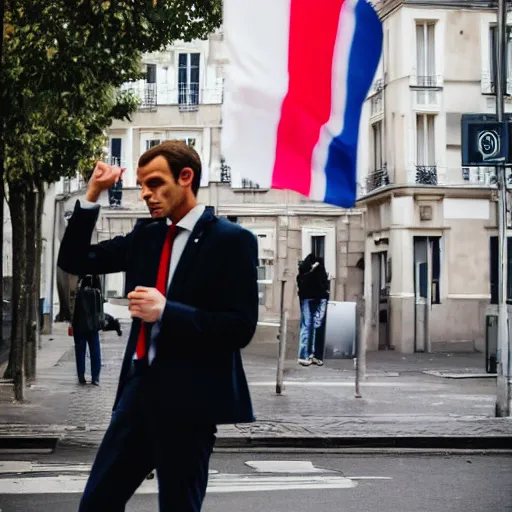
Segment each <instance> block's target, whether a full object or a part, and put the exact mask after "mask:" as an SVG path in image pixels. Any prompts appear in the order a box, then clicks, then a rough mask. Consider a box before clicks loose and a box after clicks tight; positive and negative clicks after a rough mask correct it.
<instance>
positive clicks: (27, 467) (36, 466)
mask: <svg viewBox="0 0 512 512" xmlns="http://www.w3.org/2000/svg"><path fill="white" fill-rule="evenodd" d="M91 467H92V466H91V464H58V463H56V464H52V463H49V464H40V463H37V462H27V461H0V474H21V473H83V474H89V472H90V471H91ZM218 473H219V472H218V471H217V470H215V469H210V470H209V474H210V475H216V474H218Z"/></svg>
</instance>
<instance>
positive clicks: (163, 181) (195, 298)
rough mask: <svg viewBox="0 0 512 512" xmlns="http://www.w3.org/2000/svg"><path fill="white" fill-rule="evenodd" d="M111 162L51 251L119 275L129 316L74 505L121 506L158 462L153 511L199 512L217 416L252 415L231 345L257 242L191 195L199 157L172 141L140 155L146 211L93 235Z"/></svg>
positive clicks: (250, 283)
mask: <svg viewBox="0 0 512 512" xmlns="http://www.w3.org/2000/svg"><path fill="white" fill-rule="evenodd" d="M119 174H120V169H116V168H114V167H111V166H108V165H107V164H105V163H103V162H99V163H98V164H97V165H96V168H95V170H94V172H93V175H92V177H91V180H90V181H89V185H88V188H87V192H86V196H85V200H80V201H79V202H77V204H76V206H75V210H74V213H73V216H72V217H71V218H70V220H69V224H68V227H67V230H66V233H65V235H64V237H63V239H62V242H61V245H60V251H59V259H58V264H59V266H60V267H61V268H62V269H63V270H65V271H66V272H68V273H70V274H74V275H77V274H78V275H79V274H82V273H91V274H99V275H102V274H109V273H117V272H125V273H126V280H125V283H126V284H125V294H126V295H127V296H128V300H129V311H130V314H131V316H132V318H133V321H132V326H131V329H130V334H129V337H128V341H127V345H126V350H125V355H124V360H123V363H122V367H121V375H120V379H119V386H118V392H117V396H116V399H115V401H114V409H113V413H112V419H111V422H110V425H109V427H108V429H107V431H106V432H105V436H104V438H103V441H102V443H101V445H100V447H99V449H98V453H97V454H96V458H95V461H94V464H93V466H92V469H91V473H90V475H89V479H88V481H87V484H86V487H85V490H84V494H83V496H82V499H81V502H80V508H79V512H120V511H122V510H125V506H126V503H127V502H128V500H129V499H130V497H131V496H132V495H133V494H134V493H135V491H136V490H137V488H138V487H139V485H140V484H141V483H142V482H143V481H144V479H145V478H146V477H147V476H148V475H149V474H150V473H151V472H152V471H153V470H154V469H156V475H157V478H158V489H159V496H158V502H159V506H160V510H161V511H170V510H172V511H173V512H199V511H200V510H201V507H202V504H203V499H204V497H205V494H206V488H207V483H208V466H209V461H210V456H211V454H212V451H213V445H214V443H215V438H216V432H217V425H221V424H236V423H250V422H253V421H254V413H253V408H252V401H251V397H250V392H249V386H248V384H247V379H246V376H245V372H244V368H243V363H242V357H241V352H240V351H241V349H242V348H244V347H246V346H247V345H248V344H249V342H250V341H251V339H252V337H253V335H254V332H255V330H256V325H257V322H258V307H259V306H258V303H259V299H258V242H257V239H256V237H255V236H254V235H253V234H252V233H251V232H249V231H247V230H246V229H244V228H242V227H241V226H239V225H237V224H234V223H233V222H230V221H228V220H225V219H220V218H218V217H216V216H215V214H214V212H213V211H211V209H209V208H207V207H206V205H202V204H200V203H198V201H197V193H198V190H199V186H200V183H201V160H200V158H199V155H198V154H197V152H196V151H195V150H194V149H193V148H191V147H190V146H188V145H186V144H184V143H183V142H180V141H166V142H163V143H162V144H159V145H157V146H154V147H152V148H151V149H149V150H148V151H146V152H145V153H144V154H143V155H142V156H141V157H140V159H139V163H138V168H137V180H138V183H139V185H140V188H141V196H142V199H143V200H144V201H145V202H146V204H147V206H148V209H149V213H150V218H147V219H141V220H139V221H138V222H137V223H136V225H135V227H134V228H133V230H132V231H131V232H130V233H128V234H126V235H124V236H117V237H115V238H113V239H112V240H106V241H103V242H100V243H99V244H91V236H92V233H93V230H94V227H95V224H96V220H97V218H98V215H99V206H98V205H97V204H96V202H97V200H98V198H99V196H100V194H101V192H102V191H105V190H108V189H110V188H111V187H112V185H113V184H114V183H115V181H116V180H117V179H118V178H119Z"/></svg>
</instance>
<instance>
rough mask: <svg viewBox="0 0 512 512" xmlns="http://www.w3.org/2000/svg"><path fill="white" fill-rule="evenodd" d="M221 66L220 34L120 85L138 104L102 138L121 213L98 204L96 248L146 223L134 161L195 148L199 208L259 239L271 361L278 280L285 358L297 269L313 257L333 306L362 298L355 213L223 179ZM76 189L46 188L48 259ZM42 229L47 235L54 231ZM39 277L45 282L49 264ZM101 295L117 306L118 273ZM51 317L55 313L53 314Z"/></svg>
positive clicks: (359, 220)
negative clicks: (319, 261)
mask: <svg viewBox="0 0 512 512" xmlns="http://www.w3.org/2000/svg"><path fill="white" fill-rule="evenodd" d="M221 64H222V39H221V36H219V35H214V36H212V37H211V38H210V39H209V40H208V41H195V42H192V43H186V44H185V43H183V44H182V43H176V44H175V45H173V46H172V47H170V48H169V49H168V50H166V51H164V52H161V53H158V54H149V55H145V56H144V58H143V61H142V66H143V69H144V70H145V72H146V80H141V81H139V82H136V83H131V84H125V85H124V86H123V88H126V89H131V90H133V91H134V92H135V93H136V94H137V95H138V96H139V98H140V100H141V103H140V108H139V109H138V110H137V112H136V113H135V114H134V115H133V116H132V122H131V123H128V122H118V121H116V122H114V123H113V124H112V126H111V127H110V129H109V130H108V149H109V155H108V158H109V159H110V161H111V162H112V163H116V164H120V165H121V166H122V167H125V168H126V172H125V174H124V175H123V199H122V202H121V206H120V207H114V208H110V207H109V202H108V198H107V197H106V196H105V197H103V198H102V203H103V208H102V212H101V216H100V220H99V222H98V226H97V227H98V229H97V233H96V235H97V238H98V240H102V239H108V238H111V237H113V236H115V235H117V234H122V233H126V232H128V231H129V230H131V228H132V226H133V225H134V223H135V221H136V219H137V218H140V217H143V216H146V215H147V210H146V207H145V205H144V203H143V202H142V201H141V200H140V198H139V195H140V191H139V189H138V188H137V187H136V168H137V161H138V159H139V157H140V155H141V154H142V153H143V152H144V151H146V149H148V148H149V147H151V146H152V145H154V144H157V143H159V142H160V141H163V140H166V139H182V140H185V141H186V142H187V143H189V144H191V145H193V146H194V147H195V149H196V150H197V151H198V152H199V154H200V156H201V160H202V162H203V179H202V183H201V185H202V186H201V188H200V191H199V200H200V201H201V202H203V203H205V204H207V205H209V206H213V207H214V208H215V210H216V212H217V214H218V215H220V216H223V217H228V218H230V219H231V220H233V221H236V222H239V223H240V224H242V225H244V226H245V227H247V228H248V229H250V230H252V231H253V232H254V233H255V234H256V236H257V237H258V240H259V251H260V320H261V321H262V322H263V323H264V324H265V323H269V324H270V327H269V326H267V329H265V326H264V325H263V326H261V327H260V331H259V333H258V336H257V338H258V339H259V340H260V341H261V342H262V343H261V344H259V345H258V344H254V345H253V349H254V350H257V351H262V352H264V353H268V351H270V353H272V354H274V353H275V351H276V346H275V345H276V342H277V340H276V336H275V335H276V327H275V324H276V322H277V321H278V319H279V310H280V296H281V280H282V279H285V280H286V282H287V285H286V297H285V298H286V306H287V308H288V310H289V313H290V330H291V336H290V337H289V340H291V341H290V343H289V347H290V355H293V353H294V352H295V351H296V331H297V328H298V318H299V305H298V300H297V297H296V287H295V276H296V271H297V264H298V260H299V259H302V258H304V257H305V256H306V255H307V254H308V253H310V252H312V251H315V252H316V253H318V254H319V255H322V256H324V258H325V261H326V267H327V270H328V272H329V274H330V277H331V298H332V299H333V300H358V299H360V298H361V296H362V292H363V271H362V268H361V267H362V262H363V256H364V248H363V243H364V235H363V222H364V219H363V210H361V209H354V210H344V209H341V208H336V207H332V206H328V205H324V204H319V203H313V202H311V201H307V200H305V199H304V198H302V197H301V196H299V195H298V194H294V193H291V192H284V191H277V190H264V189H261V188H259V187H258V186H257V185H256V184H253V183H251V182H249V181H247V180H241V181H240V182H235V181H232V180H231V179H230V176H229V172H228V170H227V169H224V172H222V171H221V154H220V136H221V127H222V112H221V105H222V95H223V78H222V77H223V70H222V65H221ZM242 174H243V173H242ZM84 187H85V183H83V181H82V180H81V179H80V178H79V177H77V178H76V179H75V180H62V181H61V182H60V183H59V184H57V186H56V187H54V189H53V196H52V198H53V197H55V196H56V195H57V197H58V198H59V200H58V201H57V202H56V203H55V204H56V205H57V208H56V219H57V222H56V223H55V226H56V234H55V236H56V238H57V241H56V244H55V250H54V255H55V254H57V252H58V239H59V237H61V236H62V230H63V228H64V223H63V220H62V219H63V218H64V215H65V213H66V212H70V211H71V210H72V208H73V205H74V202H75V201H76V199H77V198H79V197H81V196H82V195H83V193H84ZM50 195H52V194H50ZM53 204H54V203H53V199H51V200H50V199H48V206H49V208H53ZM52 219H53V216H52ZM48 228H49V229H53V223H52V222H50V223H49V224H48ZM47 272H48V273H51V264H50V265H49V266H48V267H47ZM50 281H51V279H50ZM53 282H54V283H55V279H53ZM50 288H51V286H50ZM50 288H48V290H49V289H50ZM105 293H106V295H107V297H110V298H111V299H112V300H114V301H115V300H116V298H120V297H123V293H124V276H123V274H116V275H110V276H107V277H106V280H105ZM49 294H50V292H49V291H47V295H48V296H49ZM53 297H54V299H56V298H57V292H56V291H54V293H53ZM54 302H55V300H54ZM56 311H57V306H55V307H54V314H55V313H56ZM272 325H274V327H272Z"/></svg>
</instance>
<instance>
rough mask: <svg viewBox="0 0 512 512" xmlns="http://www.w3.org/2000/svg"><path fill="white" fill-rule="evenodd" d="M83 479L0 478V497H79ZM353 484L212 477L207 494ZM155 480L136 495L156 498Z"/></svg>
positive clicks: (310, 478) (313, 479)
mask: <svg viewBox="0 0 512 512" xmlns="http://www.w3.org/2000/svg"><path fill="white" fill-rule="evenodd" d="M86 480H87V477H86V476H69V475H59V476H44V477H39V478H33V477H32V478H0V495H4V494H81V493H82V492H83V490H84V487H85V483H86ZM356 486H357V482H355V481H353V480H350V479H349V478H345V477H342V476H302V475H301V476H283V477H275V476H272V477H261V476H260V475H247V474H241V475H229V474H219V475H212V476H211V477H210V482H209V484H208V489H207V492H208V493H214V494H215V493H238V492H265V491H291V490H297V491H298V490H312V489H350V488H353V487H356ZM157 493H158V484H157V480H156V479H153V480H145V481H144V482H143V484H142V485H141V486H140V487H139V489H138V490H137V494H157Z"/></svg>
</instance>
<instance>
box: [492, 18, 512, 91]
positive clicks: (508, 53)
mask: <svg viewBox="0 0 512 512" xmlns="http://www.w3.org/2000/svg"><path fill="white" fill-rule="evenodd" d="M511 39H512V27H510V26H508V27H507V35H506V43H505V44H506V46H505V74H504V80H505V84H504V92H505V93H508V91H507V79H508V77H509V76H510V74H511V71H512V41H511ZM489 51H490V55H489V64H490V71H491V73H490V74H491V83H492V86H491V87H492V89H491V91H492V92H495V88H494V84H495V83H496V79H497V76H496V72H497V67H498V66H497V63H498V27H496V26H492V27H491V28H490V29H489Z"/></svg>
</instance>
